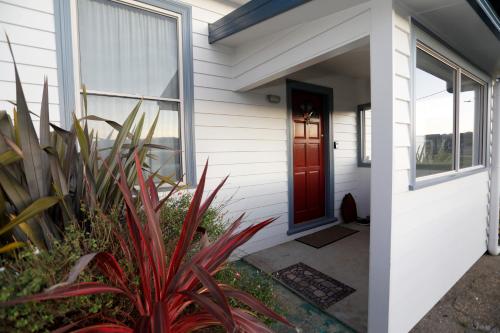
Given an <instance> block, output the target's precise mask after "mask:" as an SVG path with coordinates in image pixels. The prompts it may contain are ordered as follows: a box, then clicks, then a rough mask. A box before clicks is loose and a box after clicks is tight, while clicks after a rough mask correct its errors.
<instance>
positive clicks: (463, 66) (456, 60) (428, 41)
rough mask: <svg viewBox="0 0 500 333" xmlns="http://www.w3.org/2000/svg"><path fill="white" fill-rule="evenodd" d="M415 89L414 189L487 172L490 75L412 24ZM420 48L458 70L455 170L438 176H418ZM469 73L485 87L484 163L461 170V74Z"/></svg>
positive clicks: (412, 173) (455, 96)
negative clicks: (417, 140)
mask: <svg viewBox="0 0 500 333" xmlns="http://www.w3.org/2000/svg"><path fill="white" fill-rule="evenodd" d="M412 44H413V45H412V68H411V76H412V80H411V82H412V92H411V109H412V116H411V126H412V138H411V140H412V147H411V154H412V155H411V163H412V164H411V183H410V186H409V188H410V190H416V189H419V188H422V187H427V186H432V185H435V184H439V183H442V182H446V181H450V180H453V179H456V178H457V177H463V176H468V175H471V174H475V173H477V172H483V171H485V170H487V167H488V159H487V154H488V147H489V145H488V133H489V121H488V120H489V113H488V92H489V84H488V77H487V75H486V74H484V73H482V72H481V71H480V70H478V69H477V68H475V67H474V66H472V65H471V64H469V63H468V62H467V61H466V60H464V59H463V58H462V57H460V56H459V55H457V54H455V53H454V52H453V51H452V50H450V49H449V48H448V47H447V46H445V45H443V44H442V43H441V42H440V41H437V40H436V39H435V38H434V37H433V36H430V35H429V34H428V33H427V32H424V31H422V30H421V29H420V28H418V27H415V25H413V26H412ZM417 49H420V50H421V51H423V52H426V53H427V54H429V55H430V56H432V57H433V58H435V59H437V60H438V61H441V62H443V63H445V64H446V65H448V66H450V67H451V68H452V69H453V70H455V78H454V84H455V91H454V105H453V117H454V124H453V151H452V152H453V170H451V171H447V172H441V173H437V174H434V175H428V176H422V177H418V178H417V177H416V166H417V164H416V130H415V127H416V121H415V119H416V100H415V86H416V84H415V72H416V69H417V66H416V63H417V61H416V58H417ZM462 74H463V75H465V76H467V77H468V78H470V79H472V80H474V81H476V82H477V83H479V84H481V85H482V87H483V89H482V99H481V103H482V104H481V109H482V113H481V117H482V119H481V125H482V127H481V133H480V135H481V140H482V141H481V145H480V149H481V152H480V154H481V164H480V165H475V166H471V167H467V168H462V169H460V166H459V158H460V157H459V153H457V151H459V149H460V133H459V132H458V131H459V128H460V127H459V112H460V110H459V107H460V106H459V101H460V93H461V75H462Z"/></svg>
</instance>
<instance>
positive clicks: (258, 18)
mask: <svg viewBox="0 0 500 333" xmlns="http://www.w3.org/2000/svg"><path fill="white" fill-rule="evenodd" d="M309 1H311V0H252V1H249V2H247V3H246V4H244V5H243V6H240V7H238V8H237V9H235V10H233V11H232V12H231V13H229V14H227V15H226V16H224V17H222V18H221V19H219V20H217V21H216V22H214V23H211V24H209V25H208V41H209V42H210V43H215V42H216V41H218V40H221V39H223V38H226V37H229V36H231V35H233V34H235V33H237V32H240V31H242V30H245V29H247V28H249V27H251V26H253V25H255V24H257V23H260V22H262V21H265V20H267V19H270V18H272V17H274V16H277V15H279V14H282V13H284V12H286V11H288V10H290V9H293V8H295V7H297V6H300V5H303V4H305V3H307V2H309Z"/></svg>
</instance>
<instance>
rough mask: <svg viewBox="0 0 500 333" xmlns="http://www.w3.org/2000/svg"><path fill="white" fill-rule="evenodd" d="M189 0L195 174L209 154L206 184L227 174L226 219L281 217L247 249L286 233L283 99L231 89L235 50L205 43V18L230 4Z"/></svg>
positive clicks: (222, 195) (223, 192) (226, 9)
mask: <svg viewBox="0 0 500 333" xmlns="http://www.w3.org/2000/svg"><path fill="white" fill-rule="evenodd" d="M187 2H188V3H189V4H191V5H192V6H193V7H192V14H193V57H194V59H193V60H194V82H195V88H194V99H195V101H194V111H195V139H196V144H195V149H196V164H197V176H198V177H199V176H200V175H201V172H202V170H203V166H204V164H205V161H206V159H207V158H209V165H210V166H209V169H208V180H207V189H208V190H212V189H213V188H215V186H217V185H218V183H219V182H220V181H221V180H222V179H223V178H224V177H225V176H226V175H230V177H229V180H228V181H227V183H226V185H225V186H224V187H223V189H222V190H221V192H220V195H219V197H218V201H217V202H218V203H223V204H224V205H225V206H224V210H225V211H226V212H227V215H226V217H227V218H228V220H231V219H233V218H236V217H237V216H238V215H240V214H242V213H243V212H245V213H246V215H247V217H246V219H245V220H246V223H245V225H249V224H250V223H255V222H258V221H260V220H262V219H264V218H268V217H275V216H276V217H280V218H279V219H278V220H277V221H276V222H275V223H274V224H273V225H271V226H270V227H269V228H268V229H267V230H264V231H262V232H261V233H260V234H259V235H257V237H255V238H254V239H252V240H251V241H250V242H249V243H248V244H247V248H246V250H245V252H246V251H252V249H253V251H255V250H257V249H260V248H265V247H269V246H271V245H275V244H278V243H279V242H282V241H283V240H284V237H285V236H286V230H287V229H286V228H285V225H286V223H287V219H286V217H287V214H288V213H287V212H288V188H287V186H288V185H287V181H288V180H287V157H286V112H285V104H284V102H282V103H280V104H270V103H268V102H267V101H266V98H265V94H262V93H260V94H257V93H235V92H233V91H232V88H233V87H231V86H230V84H229V83H228V82H229V79H230V77H231V59H232V56H233V54H234V52H235V51H234V49H233V48H231V47H227V46H223V45H210V44H209V43H208V23H209V22H213V21H216V20H217V19H219V18H220V17H222V16H223V15H225V14H227V13H228V12H230V11H231V10H232V9H233V8H231V7H228V6H226V5H224V4H222V3H219V2H216V1H213V2H207V1H187ZM282 101H284V99H282ZM273 235H275V236H276V237H273Z"/></svg>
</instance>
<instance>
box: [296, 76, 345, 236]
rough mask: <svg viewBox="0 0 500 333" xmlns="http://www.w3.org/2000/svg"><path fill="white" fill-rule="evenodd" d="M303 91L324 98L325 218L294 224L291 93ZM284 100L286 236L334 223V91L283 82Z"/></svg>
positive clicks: (301, 83) (297, 82)
mask: <svg viewBox="0 0 500 333" xmlns="http://www.w3.org/2000/svg"><path fill="white" fill-rule="evenodd" d="M294 90H302V91H307V92H311V93H316V94H321V95H323V96H324V99H325V110H324V121H325V134H324V135H325V136H324V137H325V138H326V140H325V142H324V143H325V145H324V146H325V148H324V150H325V152H324V154H325V158H324V161H325V166H324V169H325V216H324V217H320V218H318V219H315V220H311V221H308V222H303V223H300V224H294V213H293V212H294V203H293V190H294V189H293V133H292V128H293V119H292V92H293V91H294ZM286 101H287V143H288V144H287V148H288V149H287V155H288V156H287V157H288V158H287V160H288V231H287V234H288V235H292V234H296V233H299V232H302V231H306V230H310V229H313V228H317V227H319V226H322V225H325V224H330V223H334V222H337V218H336V217H335V209H334V208H335V207H334V202H335V198H334V196H335V190H334V187H335V179H334V175H335V174H334V163H333V161H334V158H333V154H334V149H333V118H332V115H333V89H332V88H328V87H323V86H318V85H314V84H310V83H305V82H299V81H293V80H286Z"/></svg>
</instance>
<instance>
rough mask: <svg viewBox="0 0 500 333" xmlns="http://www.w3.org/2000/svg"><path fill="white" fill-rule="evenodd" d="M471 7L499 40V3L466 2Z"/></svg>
mask: <svg viewBox="0 0 500 333" xmlns="http://www.w3.org/2000/svg"><path fill="white" fill-rule="evenodd" d="M467 2H468V3H469V4H470V5H471V7H472V8H473V9H474V10H475V11H476V13H477V14H478V15H479V17H480V18H481V19H482V20H483V22H484V23H485V24H486V25H487V26H488V28H489V29H490V30H491V32H493V34H494V35H495V36H496V37H497V39H498V40H500V1H498V0H495V2H491V0H467Z"/></svg>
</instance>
